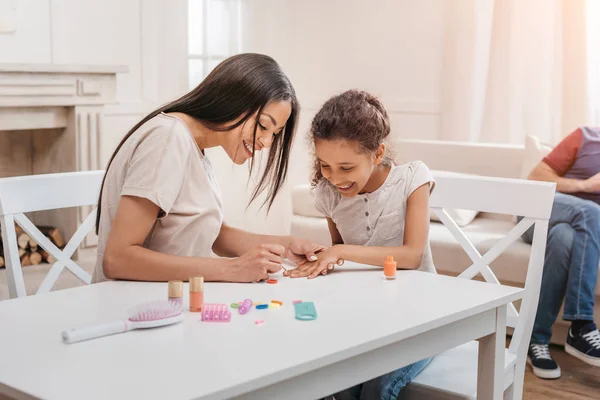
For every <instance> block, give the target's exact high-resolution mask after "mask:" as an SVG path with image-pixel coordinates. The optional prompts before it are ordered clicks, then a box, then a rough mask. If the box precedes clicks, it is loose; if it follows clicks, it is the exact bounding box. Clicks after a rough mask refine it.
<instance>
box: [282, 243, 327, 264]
mask: <svg viewBox="0 0 600 400" xmlns="http://www.w3.org/2000/svg"><path fill="white" fill-rule="evenodd" d="M325 249H326V247H325V246H322V245H320V244H316V243H313V242H311V241H310V240H305V239H300V238H296V237H292V238H291V242H290V246H289V247H288V251H287V254H286V258H287V259H288V260H290V261H292V262H293V263H295V264H296V265H301V264H304V263H306V262H307V261H316V260H317V253H319V252H321V251H323V250H325Z"/></svg>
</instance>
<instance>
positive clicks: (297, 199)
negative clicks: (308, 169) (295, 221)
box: [292, 183, 323, 218]
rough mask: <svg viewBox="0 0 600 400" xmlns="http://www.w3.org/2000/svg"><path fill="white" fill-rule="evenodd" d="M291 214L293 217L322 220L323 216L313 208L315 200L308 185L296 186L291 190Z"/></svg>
mask: <svg viewBox="0 0 600 400" xmlns="http://www.w3.org/2000/svg"><path fill="white" fill-rule="evenodd" d="M292 212H293V213H294V215H300V216H303V217H315V218H317V217H320V218H323V214H321V213H320V212H319V211H318V210H317V209H316V208H315V199H314V195H313V191H312V188H311V186H310V184H308V183H307V184H303V185H296V186H294V188H293V189H292Z"/></svg>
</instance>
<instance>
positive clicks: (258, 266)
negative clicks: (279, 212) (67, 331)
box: [102, 196, 285, 282]
mask: <svg viewBox="0 0 600 400" xmlns="http://www.w3.org/2000/svg"><path fill="white" fill-rule="evenodd" d="M159 211H160V208H159V207H158V206H157V205H156V204H154V203H153V202H151V201H150V200H148V199H145V198H140V197H133V196H122V197H121V200H120V201H119V207H118V209H117V214H116V216H115V220H114V222H113V226H112V229H111V231H110V234H109V235H108V239H107V242H106V248H105V252H104V258H103V260H102V268H103V272H104V275H105V276H106V277H107V278H109V279H126V280H137V281H160V282H165V281H169V280H184V281H187V280H188V279H189V277H190V276H203V277H204V279H205V280H206V281H229V282H254V281H257V280H262V279H267V278H268V273H269V272H277V271H279V270H280V269H281V263H282V258H281V256H282V255H283V253H284V251H285V249H284V248H283V246H279V245H262V246H256V247H254V248H253V249H251V248H250V247H249V248H248V250H249V251H246V252H245V254H244V255H243V256H242V257H239V258H236V259H223V258H200V257H184V256H177V255H171V254H164V253H160V252H156V251H153V250H149V249H147V248H144V247H143V243H144V240H145V239H146V237H147V236H148V234H149V232H150V230H151V229H152V226H153V225H154V223H155V222H156V218H157V217H158V214H159ZM240 255H241V254H240Z"/></svg>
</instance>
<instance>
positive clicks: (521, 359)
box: [399, 172, 555, 400]
mask: <svg viewBox="0 0 600 400" xmlns="http://www.w3.org/2000/svg"><path fill="white" fill-rule="evenodd" d="M434 177H435V179H436V182H437V183H436V188H435V190H434V191H433V194H432V196H431V201H430V205H431V208H432V209H433V210H434V212H435V213H436V214H437V215H438V216H439V218H440V220H441V221H442V223H443V224H444V225H445V226H446V227H447V228H448V229H449V230H450V232H451V233H452V235H453V236H454V237H455V238H456V239H457V240H458V242H459V243H460V245H461V246H462V248H463V249H464V251H465V252H466V254H467V255H468V256H469V258H470V259H471V261H472V264H471V266H465V267H468V268H466V269H465V270H464V271H463V272H462V273H461V274H460V275H459V278H463V279H472V278H473V277H475V276H476V275H478V274H481V276H482V277H483V278H484V279H485V280H486V281H487V282H490V283H493V284H499V282H498V279H497V278H496V276H495V275H494V273H493V272H492V270H491V268H490V267H489V264H490V263H492V261H494V260H495V259H496V258H497V257H498V256H499V255H500V254H502V252H504V251H505V250H506V249H507V248H508V247H509V246H510V245H511V244H512V243H513V242H514V241H516V240H519V238H520V237H521V235H522V234H523V233H524V232H525V231H526V230H527V229H528V228H529V227H531V226H532V225H533V226H534V236H533V243H532V246H531V253H530V259H529V265H528V269H527V277H526V281H525V295H524V297H523V299H522V303H521V307H520V312H519V313H517V310H516V309H515V307H514V305H513V304H510V305H509V307H508V309H507V316H506V324H507V326H509V327H512V328H514V332H513V336H512V340H511V342H510V346H509V347H508V348H507V349H506V350H505V363H504V377H505V381H504V398H505V399H521V398H522V395H523V379H524V374H525V362H526V359H527V349H528V345H529V340H530V337H531V332H532V330H533V323H534V319H535V314H536V310H537V305H538V298H539V294H540V286H541V280H542V271H543V264H544V255H545V248H546V236H547V231H548V219H549V218H550V213H551V211H552V204H553V200H554V192H555V184H553V183H546V182H532V181H524V180H517V179H503V178H488V177H476V178H472V177H457V176H450V175H449V174H444V173H443V172H440V173H437V174H434ZM445 209H469V210H479V211H482V212H490V213H498V214H508V215H520V216H523V217H524V219H523V220H521V221H520V222H519V223H518V224H516V226H515V227H514V228H513V229H512V230H511V231H510V232H509V233H508V234H507V235H506V236H505V237H504V238H502V239H501V240H500V241H498V243H496V245H494V246H493V247H492V248H491V249H490V250H489V251H488V252H487V253H485V254H484V255H483V256H482V255H481V254H480V253H479V251H478V250H477V249H476V248H475V246H474V245H473V244H472V243H471V241H470V240H469V239H468V238H467V236H466V235H465V234H464V232H463V231H462V230H461V229H460V228H459V227H458V225H457V224H456V223H455V222H454V221H453V220H452V219H451V218H450V217H449V215H448V213H447V212H446V211H445ZM434 263H435V259H434ZM457 279H458V278H457ZM440 340H443V339H442V338H440ZM477 361H478V343H477V342H471V343H467V344H465V345H462V346H459V347H456V348H454V349H452V350H449V351H446V352H444V353H442V354H439V355H437V356H435V357H434V358H433V360H432V362H431V363H430V364H429V366H428V367H427V368H426V369H425V370H424V371H423V372H422V373H421V374H420V375H418V376H417V378H416V379H415V380H414V381H413V382H412V383H410V384H409V385H408V386H407V387H405V388H404V389H403V390H402V392H401V394H400V397H399V398H400V399H419V400H429V399H451V398H452V399H454V398H461V399H475V398H477Z"/></svg>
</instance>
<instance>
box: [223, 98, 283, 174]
mask: <svg viewBox="0 0 600 400" xmlns="http://www.w3.org/2000/svg"><path fill="white" fill-rule="evenodd" d="M291 113H292V105H291V104H290V102H289V101H278V102H273V103H269V104H267V105H266V106H265V107H264V108H263V110H262V113H261V114H260V115H258V118H257V115H256V114H255V115H253V116H250V118H248V120H246V122H245V123H243V124H242V125H240V126H238V127H237V128H235V129H233V130H231V131H227V132H224V133H225V135H224V136H225V138H224V142H223V143H222V147H223V149H224V150H225V152H226V153H227V155H228V156H229V158H231V160H232V161H233V162H234V163H236V164H238V165H241V164H244V163H245V162H246V161H247V160H248V159H250V158H251V157H252V156H253V155H254V151H260V150H263V149H268V148H270V147H271V145H272V144H273V141H274V140H275V136H276V135H279V134H281V133H282V131H283V129H284V127H285V124H286V123H287V120H288V119H289V117H290V115H291ZM255 128H256V140H254V130H255ZM253 143H254V149H253V148H252V145H253Z"/></svg>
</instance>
